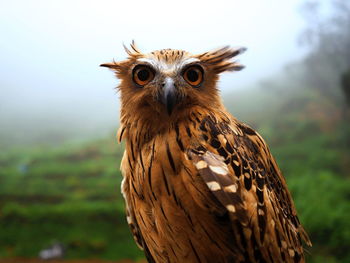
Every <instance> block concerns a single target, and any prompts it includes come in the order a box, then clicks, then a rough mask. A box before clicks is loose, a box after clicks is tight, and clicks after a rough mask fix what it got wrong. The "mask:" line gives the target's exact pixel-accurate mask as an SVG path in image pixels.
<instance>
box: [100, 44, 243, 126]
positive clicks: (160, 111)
mask: <svg viewBox="0 0 350 263" xmlns="http://www.w3.org/2000/svg"><path fill="white" fill-rule="evenodd" d="M125 50H126V52H127V54H128V59H127V60H124V61H120V62H112V63H106V64H102V65H101V66H103V67H108V68H110V69H112V70H114V71H115V72H116V76H117V77H118V78H119V79H120V80H121V83H120V85H119V87H118V88H119V90H120V92H121V102H122V109H121V112H122V115H129V116H132V115H135V114H136V115H139V114H143V116H144V118H150V119H158V121H159V120H169V119H178V118H180V117H181V116H182V115H183V113H184V112H186V110H189V109H191V108H192V107H194V106H200V107H203V108H208V109H213V108H215V109H217V108H218V107H221V100H220V97H219V94H218V89H217V87H216V82H217V80H218V75H219V74H220V73H222V72H224V71H238V70H241V69H242V68H243V66H242V65H241V64H239V63H238V62H236V61H234V60H232V58H233V57H235V56H237V55H238V54H240V53H242V52H243V51H245V49H244V48H239V49H233V48H230V47H223V48H221V49H217V50H213V51H209V52H205V53H202V54H197V55H194V54H190V53H188V52H186V51H182V50H174V49H163V50H159V51H154V52H151V53H149V54H143V53H142V52H141V51H140V50H139V49H138V48H137V47H136V46H135V44H134V43H132V44H131V49H128V48H126V47H125Z"/></svg>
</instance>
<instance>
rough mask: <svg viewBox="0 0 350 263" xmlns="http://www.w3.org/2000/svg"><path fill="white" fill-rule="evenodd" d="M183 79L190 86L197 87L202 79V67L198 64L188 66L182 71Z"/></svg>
mask: <svg viewBox="0 0 350 263" xmlns="http://www.w3.org/2000/svg"><path fill="white" fill-rule="evenodd" d="M183 77H184V79H185V80H186V81H187V82H188V83H189V84H190V85H192V86H194V87H198V86H199V85H200V84H201V83H202V81H203V69H202V68H201V67H200V66H198V65H195V66H190V67H188V68H187V69H186V70H185V72H184V73H183Z"/></svg>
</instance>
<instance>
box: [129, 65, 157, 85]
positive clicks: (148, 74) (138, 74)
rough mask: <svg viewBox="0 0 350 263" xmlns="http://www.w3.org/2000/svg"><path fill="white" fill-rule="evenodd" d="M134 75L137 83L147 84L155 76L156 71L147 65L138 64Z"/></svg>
mask: <svg viewBox="0 0 350 263" xmlns="http://www.w3.org/2000/svg"><path fill="white" fill-rule="evenodd" d="M132 77H133V80H134V82H135V83H136V84H137V85H139V86H145V85H146V84H148V83H149V82H150V81H151V80H152V79H153V78H154V71H153V70H152V69H151V68H150V67H147V66H145V65H140V66H136V67H135V68H134V70H133V73H132Z"/></svg>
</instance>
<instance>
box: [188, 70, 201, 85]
mask: <svg viewBox="0 0 350 263" xmlns="http://www.w3.org/2000/svg"><path fill="white" fill-rule="evenodd" d="M198 78H199V75H198V72H197V71H196V70H193V69H190V70H189V71H187V79H188V80H189V81H191V82H196V81H197V80H198Z"/></svg>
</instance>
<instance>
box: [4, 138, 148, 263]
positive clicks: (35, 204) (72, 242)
mask: <svg viewBox="0 0 350 263" xmlns="http://www.w3.org/2000/svg"><path fill="white" fill-rule="evenodd" d="M121 154H122V149H121V147H120V146H117V145H116V143H115V142H114V139H113V138H111V139H109V140H101V141H96V142H93V143H89V144H85V145H79V146H76V145H75V146H74V145H66V146H64V147H59V148H58V149H51V148H34V149H25V150H13V151H11V152H8V153H2V154H1V155H0V166H1V169H0V182H1V183H0V211H1V212H0V258H1V257H13V256H23V257H37V255H38V253H39V251H40V250H41V249H43V248H45V247H47V246H48V245H50V244H51V243H52V242H54V241H59V242H62V243H63V244H65V246H66V247H67V257H68V258H85V257H99V258H106V259H123V258H132V259H136V258H139V257H141V256H142V254H141V253H140V252H139V250H138V248H137V247H136V245H135V244H134V241H133V240H132V237H131V234H130V232H129V229H128V227H127V224H126V220H125V216H124V202H123V200H122V197H121V194H120V182H121V176H120V172H119V164H120V159H121Z"/></svg>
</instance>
